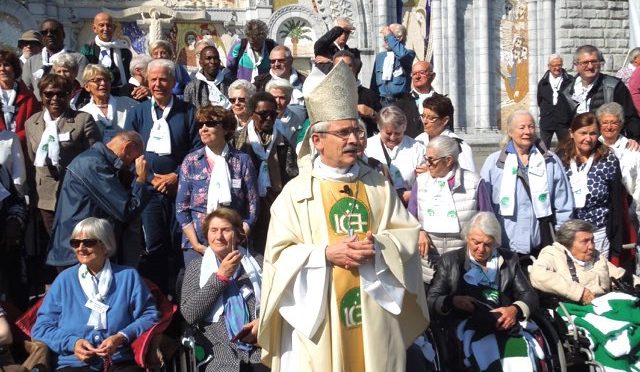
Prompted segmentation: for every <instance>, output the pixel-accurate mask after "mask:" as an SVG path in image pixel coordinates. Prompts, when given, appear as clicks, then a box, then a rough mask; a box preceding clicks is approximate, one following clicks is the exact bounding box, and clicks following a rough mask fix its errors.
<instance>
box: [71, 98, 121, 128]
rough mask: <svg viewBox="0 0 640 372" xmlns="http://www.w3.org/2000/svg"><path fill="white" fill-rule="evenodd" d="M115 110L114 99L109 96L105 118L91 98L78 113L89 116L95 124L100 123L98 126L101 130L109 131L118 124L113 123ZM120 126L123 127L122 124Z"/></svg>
mask: <svg viewBox="0 0 640 372" xmlns="http://www.w3.org/2000/svg"><path fill="white" fill-rule="evenodd" d="M116 110H117V108H116V99H115V98H113V96H111V95H110V96H109V103H108V104H107V116H104V113H103V112H102V110H101V109H100V107H98V106H97V105H96V103H95V101H94V100H93V97H91V99H90V100H89V103H88V104H86V105H84V107H82V108H81V109H80V111H84V112H86V113H88V114H91V116H92V117H93V120H95V121H96V123H100V125H101V126H102V129H111V128H113V125H114V124H118V123H116V122H115V121H116V120H115V119H116V115H115V112H116ZM122 124H123V125H124V123H122ZM118 125H119V124H118ZM119 126H120V125H119Z"/></svg>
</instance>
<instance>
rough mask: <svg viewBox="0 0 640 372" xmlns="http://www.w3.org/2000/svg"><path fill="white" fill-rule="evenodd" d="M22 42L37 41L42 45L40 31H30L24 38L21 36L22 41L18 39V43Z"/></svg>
mask: <svg viewBox="0 0 640 372" xmlns="http://www.w3.org/2000/svg"><path fill="white" fill-rule="evenodd" d="M21 41H37V42H38V43H40V45H42V36H40V33H39V32H38V31H35V30H28V31H25V32H24V33H23V34H22V36H20V39H18V43H20V42H21Z"/></svg>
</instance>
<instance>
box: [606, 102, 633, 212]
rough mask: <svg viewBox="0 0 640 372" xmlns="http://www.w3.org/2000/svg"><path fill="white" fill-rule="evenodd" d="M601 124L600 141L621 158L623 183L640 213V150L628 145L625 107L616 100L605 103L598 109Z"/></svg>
mask: <svg viewBox="0 0 640 372" xmlns="http://www.w3.org/2000/svg"><path fill="white" fill-rule="evenodd" d="M596 117H597V118H598V125H599V126H600V138H599V140H600V142H602V143H604V144H605V145H607V146H609V148H610V149H611V150H612V151H613V153H614V154H615V155H616V157H617V158H618V160H620V172H621V173H622V183H623V184H624V186H625V188H626V189H627V192H628V193H629V195H631V197H632V198H633V201H634V202H635V203H636V214H637V215H640V202H639V201H640V152H638V151H634V150H631V149H629V148H628V147H627V144H628V143H629V139H628V138H627V137H625V136H624V135H623V134H622V130H623V129H624V109H623V108H622V106H620V104H618V103H616V102H609V103H605V104H604V105H602V106H600V107H599V108H598V110H597V111H596Z"/></svg>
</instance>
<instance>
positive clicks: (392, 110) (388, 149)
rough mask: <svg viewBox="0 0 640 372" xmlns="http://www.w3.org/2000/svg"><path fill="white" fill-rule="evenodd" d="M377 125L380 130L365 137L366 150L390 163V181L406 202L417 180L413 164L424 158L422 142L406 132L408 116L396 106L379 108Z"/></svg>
mask: <svg viewBox="0 0 640 372" xmlns="http://www.w3.org/2000/svg"><path fill="white" fill-rule="evenodd" d="M378 129H379V130H380V133H378V134H376V135H374V136H372V137H369V139H367V148H366V149H365V154H366V155H367V156H368V157H371V158H375V159H378V160H379V161H380V162H382V163H384V164H386V165H387V166H388V167H389V171H390V172H391V178H392V180H393V185H394V187H395V189H396V191H398V195H399V196H400V197H401V199H402V202H403V203H404V204H405V205H406V204H407V203H408V202H409V197H410V196H411V188H412V187H413V184H414V182H415V180H416V167H417V166H418V165H420V164H422V163H423V162H424V160H423V159H424V153H425V149H424V146H423V145H422V144H421V143H419V142H416V140H414V139H413V138H411V137H409V136H405V134H404V132H405V131H406V129H407V117H406V115H405V114H404V112H402V110H401V109H400V108H398V107H397V106H388V107H385V108H383V109H382V110H380V114H379V117H378Z"/></svg>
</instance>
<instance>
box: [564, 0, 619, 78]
mask: <svg viewBox="0 0 640 372" xmlns="http://www.w3.org/2000/svg"><path fill="white" fill-rule="evenodd" d="M584 44H592V45H594V46H595V47H597V48H598V49H600V50H601V51H602V53H603V55H604V58H605V60H606V62H605V65H604V66H603V72H606V73H611V72H615V71H617V70H618V69H620V67H622V65H623V63H624V60H625V58H626V55H627V52H628V50H629V2H628V1H621V0H614V1H598V0H590V1H580V0H557V1H556V46H557V52H559V54H561V55H563V56H564V57H565V58H564V60H565V68H567V69H568V70H569V69H570V70H573V68H572V66H571V61H572V60H573V52H574V51H575V50H576V48H577V47H578V46H580V45H584Z"/></svg>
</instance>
